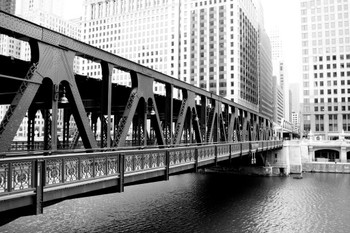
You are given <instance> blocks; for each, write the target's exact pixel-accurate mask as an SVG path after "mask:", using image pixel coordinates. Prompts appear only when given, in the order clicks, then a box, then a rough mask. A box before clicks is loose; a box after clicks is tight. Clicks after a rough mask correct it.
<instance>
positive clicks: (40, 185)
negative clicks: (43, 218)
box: [33, 159, 45, 214]
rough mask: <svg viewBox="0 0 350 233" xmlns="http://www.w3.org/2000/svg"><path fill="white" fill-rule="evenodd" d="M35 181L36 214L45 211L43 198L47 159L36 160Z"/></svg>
mask: <svg viewBox="0 0 350 233" xmlns="http://www.w3.org/2000/svg"><path fill="white" fill-rule="evenodd" d="M33 178H34V183H35V201H34V208H35V214H42V213H43V209H44V206H43V200H44V185H45V183H44V182H45V161H44V160H43V159H37V160H36V161H35V169H34V176H33Z"/></svg>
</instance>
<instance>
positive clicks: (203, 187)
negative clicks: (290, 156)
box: [0, 173, 350, 233]
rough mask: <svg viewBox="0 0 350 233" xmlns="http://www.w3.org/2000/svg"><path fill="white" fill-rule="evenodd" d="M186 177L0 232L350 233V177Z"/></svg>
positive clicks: (86, 202)
mask: <svg viewBox="0 0 350 233" xmlns="http://www.w3.org/2000/svg"><path fill="white" fill-rule="evenodd" d="M303 177H304V178H303V179H293V178H292V177H244V176H234V175H230V174H201V173H197V174H195V173H192V174H183V175H177V176H171V177H170V181H161V182H156V183H148V184H141V185H135V186H127V187H125V192H124V193H112V194H105V195H98V196H92V197H84V198H77V199H71V200H65V201H63V202H60V203H57V204H54V205H52V206H49V207H45V209H44V214H43V215H38V216H27V217H21V218H18V219H16V220H14V221H13V222H10V223H8V224H6V225H3V226H1V227H0V232H26V233H30V232H45V233H46V232H65V233H68V232H220V233H221V232H284V233H286V232H317V233H318V232H349V231H350V174H325V173H323V174H322V173H319V174H315V173H314V174H304V175H303Z"/></svg>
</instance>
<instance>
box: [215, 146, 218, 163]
mask: <svg viewBox="0 0 350 233" xmlns="http://www.w3.org/2000/svg"><path fill="white" fill-rule="evenodd" d="M214 148H215V162H214V164H215V167H216V166H217V165H218V145H215V147H214Z"/></svg>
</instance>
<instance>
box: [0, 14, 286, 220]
mask: <svg viewBox="0 0 350 233" xmlns="http://www.w3.org/2000/svg"><path fill="white" fill-rule="evenodd" d="M0 34H4V35H8V36H9V37H13V38H16V39H19V40H22V41H25V42H27V43H28V45H29V47H30V54H31V59H30V61H23V60H19V59H15V58H13V57H6V56H0V64H1V66H0V82H1V85H0V104H1V105H8V106H9V107H8V110H7V112H6V114H5V116H4V117H3V119H2V121H1V125H0V153H1V154H0V212H2V211H7V210H10V209H15V208H19V207H23V206H28V205H29V206H30V205H32V206H34V209H35V212H36V213H41V212H42V206H43V202H45V201H51V200H55V199H60V198H65V197H69V196H72V195H77V194H81V193H86V192H90V191H93V190H98V189H102V188H106V187H116V191H123V187H124V184H128V183H132V182H135V181H140V180H145V179H148V178H154V177H165V179H168V177H169V174H174V173H177V172H181V171H186V170H193V169H194V170H196V169H197V168H198V167H201V166H205V165H208V164H215V163H217V162H220V161H223V160H231V159H232V158H235V157H239V156H244V155H249V156H251V157H252V158H253V157H254V156H255V153H256V152H263V151H269V150H275V149H278V148H281V147H282V142H281V141H280V140H279V141H272V139H273V137H274V135H273V129H272V122H271V121H269V119H266V118H265V117H264V116H263V115H261V114H259V113H258V112H254V111H252V110H249V109H247V108H245V107H244V106H241V105H238V104H236V103H234V102H231V101H229V100H227V99H225V98H223V97H220V96H218V95H215V94H213V93H209V92H207V91H205V90H203V89H200V88H197V87H195V86H192V85H190V84H188V83H185V82H182V81H180V80H177V79H174V78H172V77H170V76H167V75H165V74H162V73H160V72H157V71H155V70H152V69H150V68H147V67H144V66H142V65H139V64H137V63H134V62H132V61H129V60H127V59H124V58H121V57H119V56H116V55H114V54H111V53H108V52H106V51H103V50H101V49H98V48H95V47H93V46H90V45H88V44H85V43H83V42H80V41H77V40H75V39H72V38H69V37H67V36H65V35H62V34H59V33H57V32H54V31H52V30H49V29H46V28H43V27H41V26H38V25H36V24H33V23H31V22H28V21H25V20H23V19H21V18H17V17H15V16H13V15H9V14H7V13H4V12H1V11H0ZM75 57H80V58H83V59H87V60H90V61H93V62H95V63H98V64H100V67H101V71H102V79H95V78H89V77H88V76H86V75H85V76H84V75H78V74H75V73H74V72H73V63H74V59H75ZM114 69H116V70H121V71H123V72H126V73H128V74H129V76H130V80H131V87H127V86H122V85H118V84H116V83H113V82H112V78H111V77H112V73H113V70H114ZM155 84H159V85H163V86H164V89H165V93H164V94H163V95H162V94H155V93H154V91H153V87H154V85H155ZM174 93H176V94H174ZM61 97H66V98H67V99H68V101H66V102H62V101H60V100H61ZM38 112H40V114H41V115H42V117H43V119H44V133H43V141H42V142H40V143H41V145H42V147H41V150H39V151H38V150H36V148H35V145H36V143H38V140H37V137H36V135H35V134H36V132H35V131H36V124H37V121H36V119H35V118H36V114H37V113H38ZM60 116H61V117H60ZM24 118H27V122H28V124H27V128H26V131H27V135H28V136H27V141H26V146H25V150H26V153H24V154H23V151H22V152H21V154H19V152H18V151H16V148H15V147H13V144H14V142H13V140H14V137H15V136H16V133H17V130H18V129H19V127H20V126H21V123H22V121H23V119H24ZM60 118H62V119H60ZM112 119H113V121H112ZM60 121H61V122H63V126H62V128H63V132H62V134H61V135H60V137H59V133H58V123H59V122H60ZM98 125H100V127H98ZM97 135H100V137H97ZM80 144H81V145H82V148H83V150H79V151H78V150H76V149H77V148H78V145H80ZM126 146H130V148H131V149H130V150H126ZM149 147H153V148H152V149H150V148H149ZM79 148H80V146H79ZM135 148H136V149H137V150H135ZM22 149H23V148H22ZM78 152H79V153H78ZM44 194H45V195H44Z"/></svg>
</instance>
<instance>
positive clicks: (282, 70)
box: [268, 26, 291, 121]
mask: <svg viewBox="0 0 350 233" xmlns="http://www.w3.org/2000/svg"><path fill="white" fill-rule="evenodd" d="M268 35H269V37H270V40H271V47H272V66H273V75H274V76H276V77H277V85H279V86H280V88H281V90H282V94H283V101H284V102H283V118H284V119H286V120H287V121H289V120H290V113H291V112H290V111H289V89H288V83H287V82H286V81H287V80H286V63H285V61H284V52H283V43H282V39H281V34H280V31H279V28H278V27H277V26H275V27H273V28H272V29H270V30H269V31H268Z"/></svg>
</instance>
